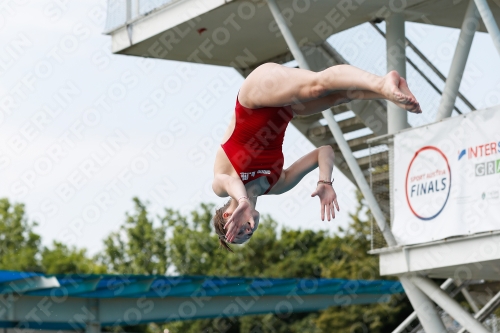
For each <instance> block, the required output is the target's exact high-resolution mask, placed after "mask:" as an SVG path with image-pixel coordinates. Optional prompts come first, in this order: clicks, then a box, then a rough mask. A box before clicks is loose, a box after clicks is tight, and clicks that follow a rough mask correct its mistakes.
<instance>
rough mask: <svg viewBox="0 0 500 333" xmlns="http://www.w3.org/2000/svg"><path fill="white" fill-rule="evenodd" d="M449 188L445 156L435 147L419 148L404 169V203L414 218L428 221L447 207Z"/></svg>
mask: <svg viewBox="0 0 500 333" xmlns="http://www.w3.org/2000/svg"><path fill="white" fill-rule="evenodd" d="M450 190H451V169H450V164H449V163H448V159H447V158H446V155H445V154H444V153H443V152H442V151H441V150H440V149H439V148H436V147H434V146H426V147H422V148H421V149H419V150H418V151H417V152H416V153H415V155H414V156H413V158H412V160H411V161H410V164H409V165H408V170H407V172H406V183H405V191H406V202H407V204H408V207H409V209H410V210H411V212H412V213H413V215H415V217H417V218H419V219H421V220H424V221H429V220H432V219H434V218H436V217H437V216H438V215H439V214H441V212H442V211H443V209H444V208H445V206H446V203H447V202H448V198H449V196H450Z"/></svg>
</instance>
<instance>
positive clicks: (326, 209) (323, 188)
mask: <svg viewBox="0 0 500 333" xmlns="http://www.w3.org/2000/svg"><path fill="white" fill-rule="evenodd" d="M315 196H318V197H319V201H320V204H321V221H324V220H325V213H326V218H327V219H328V221H330V216H331V218H332V219H334V218H335V208H337V211H339V210H340V209H339V204H338V202H337V194H336V193H335V190H334V189H333V187H332V186H331V185H328V184H321V183H320V184H318V186H317V187H316V191H314V192H313V193H312V194H311V197H315ZM334 205H335V207H334Z"/></svg>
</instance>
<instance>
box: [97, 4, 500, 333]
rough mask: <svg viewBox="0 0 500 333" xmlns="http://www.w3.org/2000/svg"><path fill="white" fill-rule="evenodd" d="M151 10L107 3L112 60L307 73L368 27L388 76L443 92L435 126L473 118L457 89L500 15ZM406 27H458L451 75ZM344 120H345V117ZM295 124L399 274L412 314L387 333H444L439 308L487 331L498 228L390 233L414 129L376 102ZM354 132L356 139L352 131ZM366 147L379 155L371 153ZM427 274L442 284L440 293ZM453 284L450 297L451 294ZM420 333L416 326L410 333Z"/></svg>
mask: <svg viewBox="0 0 500 333" xmlns="http://www.w3.org/2000/svg"><path fill="white" fill-rule="evenodd" d="M151 3H152V2H151V1H145V0H127V1H122V0H109V3H108V5H109V7H108V19H107V27H106V34H108V35H110V36H111V38H112V51H113V52H114V53H116V54H124V55H133V56H138V57H150V58H158V59H168V60H178V61H187V62H194V63H201V64H211V65H220V66H229V67H233V68H235V69H236V70H238V71H239V72H240V73H241V74H242V75H243V76H246V75H248V74H249V73H250V72H251V71H252V70H253V69H254V68H256V67H257V66H258V65H260V64H262V63H265V62H270V61H272V62H278V63H285V62H288V61H290V60H296V62H297V64H298V66H299V67H302V68H309V69H311V70H314V71H319V70H322V69H324V68H326V67H328V66H332V65H337V64H343V63H347V60H346V59H345V58H344V57H343V56H342V55H341V54H340V53H339V52H338V51H337V50H338V47H339V46H338V45H335V44H333V45H331V44H330V43H329V42H328V41H327V38H328V37H330V36H332V35H334V34H336V33H339V32H342V31H345V30H347V29H350V28H353V27H356V26H359V25H361V24H364V23H368V22H370V23H372V24H373V26H374V27H375V28H376V29H377V30H378V31H377V33H381V34H383V35H384V37H385V48H386V54H387V59H386V65H387V70H392V69H395V70H397V71H398V72H399V73H400V74H402V76H406V73H407V71H409V70H411V71H412V72H417V73H419V75H420V76H421V78H422V80H424V81H426V82H427V83H426V84H427V85H428V87H429V89H431V90H432V91H434V92H435V93H438V94H440V95H442V97H441V102H440V103H439V108H438V110H433V111H434V112H436V119H435V121H441V120H443V119H445V118H448V117H450V116H451V115H452V112H453V111H454V110H455V111H456V112H457V113H460V114H461V113H467V111H468V112H470V111H474V110H475V108H474V106H473V105H472V104H471V103H470V102H469V101H468V100H467V99H466V98H465V97H464V96H463V95H462V94H461V93H460V92H459V91H458V90H459V86H460V82H461V78H462V75H463V72H464V68H465V65H466V62H467V57H468V54H469V51H470V48H471V45H472V40H473V37H474V34H475V33H476V32H487V33H489V34H490V35H491V37H492V39H493V43H494V45H495V47H496V48H497V50H498V51H499V53H500V30H499V29H498V26H497V23H496V22H495V20H498V19H499V18H500V8H499V6H497V5H496V3H495V2H494V1H486V0H467V1H454V0H441V1H428V0H408V1H402V2H392V1H389V2H387V1H381V0H371V1H348V0H339V1H326V0H315V1H285V0H278V1H276V0H258V1H239V0H237V1H228V0H203V1H201V0H170V1H168V0H156V2H155V5H153V6H151ZM382 21H385V23H386V24H385V33H384V32H382V30H380V28H379V27H378V26H377V24H376V23H379V22H382ZM406 21H408V22H417V23H423V24H430V25H437V26H445V27H452V28H458V29H461V33H460V37H459V42H458V44H457V47H456V50H455V54H454V57H453V60H452V64H451V69H450V73H449V75H448V78H446V77H445V76H444V75H443V74H442V73H440V72H439V71H438V70H437V69H436V68H435V67H434V66H433V65H432V63H431V62H430V61H429V60H428V59H426V58H425V57H424V56H423V55H422V54H421V52H420V51H419V50H418V48H417V47H416V46H415V45H414V44H412V43H411V41H409V40H408V39H407V38H406V35H405V22H406ZM407 48H411V49H412V53H414V54H416V55H417V56H421V58H422V59H421V60H422V61H423V63H425V64H426V65H427V66H429V68H430V70H432V71H434V72H435V73H436V75H437V76H438V77H439V78H441V79H443V80H444V81H445V85H444V89H443V90H440V89H439V88H438V87H437V86H436V85H435V84H434V83H433V80H431V79H429V78H428V77H427V76H426V75H425V74H424V73H423V72H422V71H421V69H420V68H418V67H417V66H416V65H415V63H414V61H412V60H411V59H410V58H408V57H407V54H406V49H407ZM367 52H368V50H367ZM492 56H496V57H497V56H498V54H494V55H492ZM406 64H409V65H410V66H407V65H406ZM410 85H411V80H410ZM457 98H458V99H460V103H461V104H460V105H459V104H458V103H459V102H458V99H457ZM463 105H465V106H466V108H468V110H466V109H464V108H463ZM348 112H349V113H348ZM481 112H486V113H483V114H489V113H488V112H491V110H489V111H488V110H486V111H478V112H477V113H478V114H479V113H481ZM347 114H350V115H351V116H343V115H347ZM461 117H466V115H464V116H461ZM464 119H465V118H464ZM337 120H338V121H337ZM292 124H293V125H294V126H295V127H296V128H297V129H298V130H299V131H300V132H301V133H302V134H303V135H305V136H306V138H308V139H309V140H310V141H311V143H313V144H314V145H315V146H320V145H325V144H329V145H332V146H333V147H334V149H335V151H336V161H335V162H336V166H337V168H338V169H339V170H340V171H342V172H343V173H344V174H345V175H346V176H347V177H348V178H349V179H350V180H351V181H353V182H354V183H355V184H357V186H358V187H359V189H360V190H361V192H362V193H363V195H364V197H365V199H366V200H367V203H368V205H369V207H370V209H371V211H372V213H373V216H374V219H375V221H376V225H374V233H373V239H374V240H377V242H378V246H377V244H376V245H375V246H374V249H373V250H372V252H373V253H374V254H378V255H379V256H380V270H381V274H382V275H395V276H398V278H399V279H400V281H401V282H402V284H403V286H404V288H405V292H406V294H407V295H408V297H409V299H410V302H411V303H412V305H413V307H414V309H415V311H416V312H415V314H413V315H412V316H410V317H409V318H408V319H407V320H406V321H405V322H404V323H402V324H401V325H400V327H398V329H396V331H395V332H403V331H412V330H411V329H410V330H407V328H406V327H407V325H408V324H410V323H411V322H412V321H413V320H414V319H416V317H417V316H418V319H419V322H420V324H421V325H422V326H423V328H424V330H425V332H428V333H438V332H445V331H446V328H445V325H444V324H443V321H442V319H441V315H440V313H441V310H440V309H442V310H443V311H445V312H446V313H447V314H448V315H450V316H451V317H452V318H453V319H454V320H456V321H457V322H458V323H459V324H460V325H461V326H462V330H467V331H469V332H473V333H476V332H488V330H487V329H486V328H485V326H483V325H482V324H481V322H482V321H484V319H485V318H486V317H487V316H488V315H489V314H490V313H491V312H492V310H494V309H495V308H496V307H497V306H498V304H499V303H500V301H499V299H500V294H496V293H497V292H499V291H500V288H499V286H498V285H497V284H495V283H494V281H497V280H500V274H499V273H500V250H496V251H494V250H491V251H483V252H481V251H477V249H479V248H480V247H481V244H484V242H485V241H488V242H489V243H492V244H497V245H498V244H500V225H499V226H498V227H497V228H495V227H493V228H492V229H491V230H488V231H487V232H477V233H472V234H467V235H462V234H460V233H459V234H457V235H453V237H447V238H442V239H436V240H432V241H426V242H420V243H416V244H404V243H401V242H400V243H398V242H397V239H398V237H394V235H393V230H391V229H392V228H391V226H392V225H393V222H394V210H395V207H397V205H398V204H399V203H400V202H401V198H400V197H398V196H394V195H391V194H392V193H394V192H393V190H394V189H393V186H394V184H397V179H398V178H397V177H398V176H397V175H396V173H395V170H394V169H395V168H394V167H393V166H394V163H395V162H394V160H395V155H397V154H398V152H397V151H395V149H394V141H395V140H396V139H395V138H397V137H398V135H400V133H402V132H409V131H414V130H413V129H411V130H409V129H408V128H409V127H410V125H409V123H408V119H407V114H406V112H403V111H402V110H400V109H398V108H397V107H396V106H395V105H393V104H392V103H386V102H384V101H357V102H351V103H348V104H345V105H342V106H338V107H334V108H332V109H330V110H325V111H324V112H323V113H322V114H318V115H313V116H309V117H296V118H295V119H294V120H293V121H292ZM363 129H364V130H365V131H364V132H363V131H362V130H363ZM356 131H361V132H362V133H364V134H363V135H361V136H352V135H350V134H352V133H354V132H356ZM346 137H347V138H349V139H348V140H346ZM374 147H378V148H379V149H373V150H372V149H371V148H374ZM367 151H368V153H366V152H367ZM499 176H500V173H499ZM492 179H493V178H492ZM395 182H396V183H395ZM498 183H500V181H499V182H498ZM370 185H371V186H370ZM450 186H451V185H450ZM499 207H500V205H499ZM499 209H500V208H499ZM499 213H500V211H499ZM499 215H500V214H499ZM449 223H453V221H450V222H449ZM499 247H500V246H499ZM471 254H474V255H471ZM462 272H467V274H462ZM430 278H442V279H447V280H446V282H445V283H444V284H443V285H442V286H441V288H442V289H440V287H439V286H437V285H436V284H435V283H434V282H433V281H432V280H431V279H430ZM484 280H487V281H492V282H488V283H484ZM452 285H454V287H453V288H452V289H453V290H448V289H450V287H451V286H452ZM486 291H488V292H486ZM458 292H462V293H463V295H464V296H465V298H466V299H467V300H468V301H469V303H470V306H471V308H472V309H474V312H475V313H470V312H468V311H467V310H465V309H464V308H463V307H461V306H460V304H459V303H457V302H456V301H455V300H454V299H453V296H455V295H456V294H457V293H458ZM495 294H496V295H495ZM480 307H482V309H480ZM418 329H419V326H417V327H415V328H414V329H413V331H416V330H418Z"/></svg>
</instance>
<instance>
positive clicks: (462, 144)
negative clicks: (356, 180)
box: [392, 107, 500, 244]
mask: <svg viewBox="0 0 500 333" xmlns="http://www.w3.org/2000/svg"><path fill="white" fill-rule="evenodd" d="M393 172H394V183H393V187H392V191H393V192H392V195H393V198H394V200H393V205H394V207H393V212H394V219H393V224H392V231H393V233H394V236H395V237H396V240H397V242H398V244H417V243H425V242H431V241H436V240H441V239H445V238H448V237H453V236H460V235H469V234H475V233H480V232H486V231H494V230H500V108H498V107H496V108H493V109H487V110H482V111H475V112H472V113H469V114H467V115H463V116H459V117H453V118H448V119H445V120H443V121H441V122H438V123H435V124H432V125H428V126H423V127H420V128H415V129H411V130H408V131H405V132H402V133H399V134H397V135H395V137H394V167H393Z"/></svg>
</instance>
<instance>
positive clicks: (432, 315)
mask: <svg viewBox="0 0 500 333" xmlns="http://www.w3.org/2000/svg"><path fill="white" fill-rule="evenodd" d="M399 281H401V284H402V285H403V288H404V289H405V293H406V295H407V296H408V299H409V300H410V303H411V305H412V307H413V309H415V312H416V314H417V316H418V319H419V320H420V323H421V324H422V326H423V327H424V330H425V332H427V333H444V332H447V330H446V327H445V326H444V324H443V321H442V320H441V317H440V316H439V315H438V313H437V311H436V305H435V304H434V303H433V302H432V301H431V300H430V299H429V297H427V296H426V295H425V294H424V293H423V292H422V291H421V290H420V289H418V288H417V287H416V286H415V285H414V284H413V283H412V282H411V281H410V279H409V278H408V277H407V276H400V277H399ZM408 324H409V323H408ZM398 328H399V327H398ZM399 332H402V331H399Z"/></svg>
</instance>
